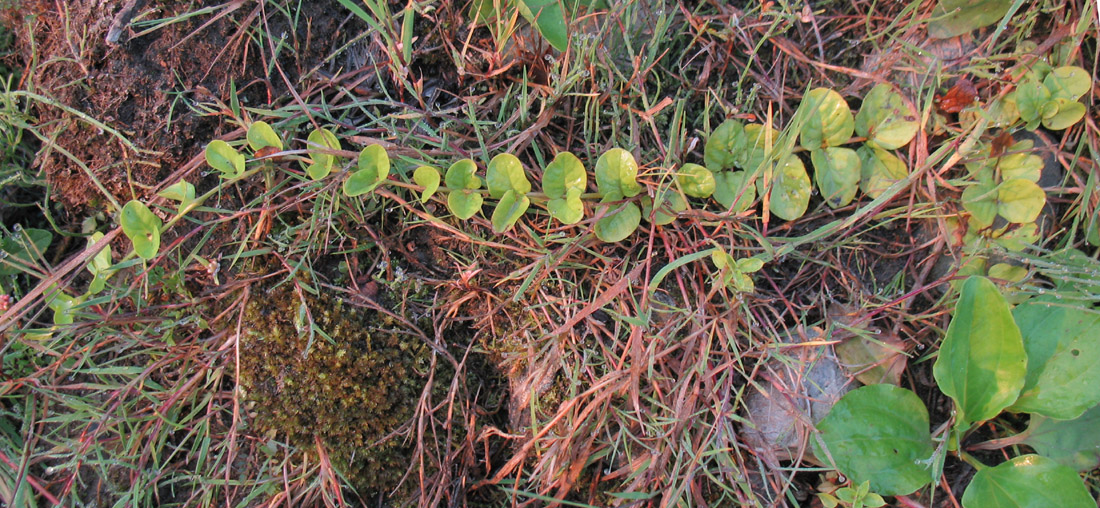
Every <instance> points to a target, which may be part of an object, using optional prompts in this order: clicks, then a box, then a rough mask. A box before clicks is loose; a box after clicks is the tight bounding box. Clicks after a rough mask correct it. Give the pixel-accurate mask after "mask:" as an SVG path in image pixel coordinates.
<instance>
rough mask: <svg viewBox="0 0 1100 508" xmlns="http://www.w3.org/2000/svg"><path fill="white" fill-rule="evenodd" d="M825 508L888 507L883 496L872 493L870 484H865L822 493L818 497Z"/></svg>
mask: <svg viewBox="0 0 1100 508" xmlns="http://www.w3.org/2000/svg"><path fill="white" fill-rule="evenodd" d="M817 497H818V499H821V504H822V506H824V507H825V508H836V507H837V506H843V507H845V508H878V507H880V506H886V500H884V499H882V496H880V495H878V494H875V493H874V492H871V484H870V482H863V483H861V484H859V485H856V486H855V487H841V488H839V489H836V490H835V491H834V492H833V493H831V494H830V493H827V492H822V493H820V494H818V495H817Z"/></svg>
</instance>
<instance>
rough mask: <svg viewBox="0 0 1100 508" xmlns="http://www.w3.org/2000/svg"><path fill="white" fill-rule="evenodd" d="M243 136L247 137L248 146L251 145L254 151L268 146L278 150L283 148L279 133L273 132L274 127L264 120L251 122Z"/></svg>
mask: <svg viewBox="0 0 1100 508" xmlns="http://www.w3.org/2000/svg"><path fill="white" fill-rule="evenodd" d="M245 137H246V138H247V139H248V146H251V147H252V151H254V152H255V151H258V150H259V149H261V148H265V147H268V146H272V147H275V148H277V149H279V150H282V149H283V140H282V139H279V135H278V134H275V129H272V128H271V126H270V125H268V124H267V122H264V121H257V122H252V125H250V126H249V127H248V134H246V135H245Z"/></svg>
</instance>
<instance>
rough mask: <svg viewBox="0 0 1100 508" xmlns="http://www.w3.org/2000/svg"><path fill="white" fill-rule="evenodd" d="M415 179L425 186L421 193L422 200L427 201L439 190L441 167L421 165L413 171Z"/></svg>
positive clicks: (418, 183)
mask: <svg viewBox="0 0 1100 508" xmlns="http://www.w3.org/2000/svg"><path fill="white" fill-rule="evenodd" d="M413 181H414V182H416V184H417V185H419V186H421V187H423V188H424V191H423V192H421V193H420V202H421V203H427V202H428V200H429V199H432V196H433V195H434V194H435V191H437V190H439V169H438V168H436V167H435V166H420V167H418V168H416V171H413Z"/></svg>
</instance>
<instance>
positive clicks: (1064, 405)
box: [1011, 296, 1100, 420]
mask: <svg viewBox="0 0 1100 508" xmlns="http://www.w3.org/2000/svg"><path fill="white" fill-rule="evenodd" d="M1012 316H1013V317H1014V318H1015V320H1016V324H1017V325H1018V326H1019V327H1020V333H1021V334H1022V336H1023V341H1024V350H1025V351H1026V352H1027V358H1028V363H1027V377H1026V378H1025V381H1024V387H1023V390H1022V392H1021V393H1020V398H1019V399H1018V400H1016V403H1015V404H1013V405H1012V408H1011V409H1012V410H1013V411H1022V412H1026V413H1038V414H1041V415H1044V416H1049V417H1051V418H1057V419H1059V420H1069V419H1073V418H1077V417H1078V416H1081V413H1084V412H1085V410H1086V409H1088V408H1090V407H1093V406H1095V405H1097V404H1100V390H1097V389H1096V388H1097V387H1098V386H1100V314H1096V313H1095V312H1093V311H1092V310H1089V309H1081V308H1076V307H1071V306H1069V304H1066V303H1063V302H1062V301H1061V299H1058V298H1056V297H1053V296H1040V297H1037V298H1032V299H1031V300H1028V301H1026V302H1024V303H1021V304H1020V305H1018V306H1016V308H1015V309H1013V311H1012Z"/></svg>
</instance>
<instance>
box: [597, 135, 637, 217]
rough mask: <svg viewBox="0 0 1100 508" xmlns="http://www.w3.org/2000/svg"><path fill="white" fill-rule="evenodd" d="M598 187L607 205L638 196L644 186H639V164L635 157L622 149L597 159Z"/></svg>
mask: <svg viewBox="0 0 1100 508" xmlns="http://www.w3.org/2000/svg"><path fill="white" fill-rule="evenodd" d="M596 187H597V188H599V190H600V194H601V195H603V198H602V199H601V201H603V202H605V203H606V202H608V201H618V200H620V199H623V198H632V197H634V196H637V195H638V193H639V192H641V191H642V186H641V185H638V163H637V162H636V161H635V160H634V156H633V155H631V154H630V152H628V151H626V150H623V149H622V148H612V149H610V150H608V151H606V152H604V153H603V155H601V156H600V158H599V159H596Z"/></svg>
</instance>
